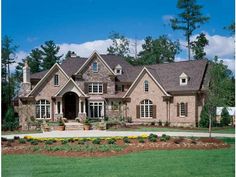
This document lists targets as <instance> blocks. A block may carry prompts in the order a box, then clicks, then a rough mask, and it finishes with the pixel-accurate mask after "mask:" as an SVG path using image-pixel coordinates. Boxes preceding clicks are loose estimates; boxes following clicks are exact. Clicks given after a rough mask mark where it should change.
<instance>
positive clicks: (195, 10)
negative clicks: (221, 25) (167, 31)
mask: <svg viewBox="0 0 236 177" xmlns="http://www.w3.org/2000/svg"><path fill="white" fill-rule="evenodd" d="M177 8H178V9H180V10H182V12H181V13H179V14H178V17H177V18H176V17H175V18H173V19H171V20H170V22H171V27H172V29H173V30H182V31H184V36H185V37H186V40H187V43H188V45H187V47H188V56H189V60H190V37H191V36H192V34H193V32H194V31H195V30H196V29H197V28H199V27H200V25H201V24H204V23H206V22H207V21H208V20H209V17H206V16H203V15H202V13H201V9H202V6H200V5H198V4H196V0H178V2H177Z"/></svg>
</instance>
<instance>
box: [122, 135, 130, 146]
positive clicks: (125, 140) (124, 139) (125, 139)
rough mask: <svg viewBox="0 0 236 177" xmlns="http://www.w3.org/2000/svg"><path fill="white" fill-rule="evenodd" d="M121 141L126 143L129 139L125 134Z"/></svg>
mask: <svg viewBox="0 0 236 177" xmlns="http://www.w3.org/2000/svg"><path fill="white" fill-rule="evenodd" d="M123 141H124V143H127V144H128V143H130V139H129V138H128V137H127V136H125V137H124V138H123Z"/></svg>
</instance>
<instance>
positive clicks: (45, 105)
mask: <svg viewBox="0 0 236 177" xmlns="http://www.w3.org/2000/svg"><path fill="white" fill-rule="evenodd" d="M42 100H46V99H41V100H38V101H39V102H40V103H39V115H40V116H39V117H36V115H37V113H36V107H37V102H38V101H37V102H36V105H35V117H36V119H39V120H40V119H51V117H52V116H51V114H52V112H51V103H50V101H48V100H46V102H47V101H48V102H49V104H47V103H45V104H42V103H41V101H42ZM41 105H44V107H45V113H46V112H47V111H46V110H47V105H49V111H50V112H49V117H47V118H44V117H42V112H41Z"/></svg>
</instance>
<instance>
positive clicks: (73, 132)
mask: <svg viewBox="0 0 236 177" xmlns="http://www.w3.org/2000/svg"><path fill="white" fill-rule="evenodd" d="M150 133H153V134H157V135H158V136H161V135H162V134H166V135H170V136H185V137H209V133H200V132H132V131H106V130H89V131H83V130H79V131H77V130H71V131H51V132H44V133H36V134H15V135H2V137H6V138H8V139H12V138H13V137H14V136H19V137H21V138H23V137H24V136H26V135H28V136H33V137H41V138H55V137H61V138H69V137H110V136H140V135H142V134H150ZM211 135H212V137H230V138H235V134H223V133H212V134H211Z"/></svg>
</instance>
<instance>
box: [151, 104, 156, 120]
mask: <svg viewBox="0 0 236 177" xmlns="http://www.w3.org/2000/svg"><path fill="white" fill-rule="evenodd" d="M156 111H157V109H156V105H152V118H154V119H155V118H157V115H156V114H157V113H156Z"/></svg>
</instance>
